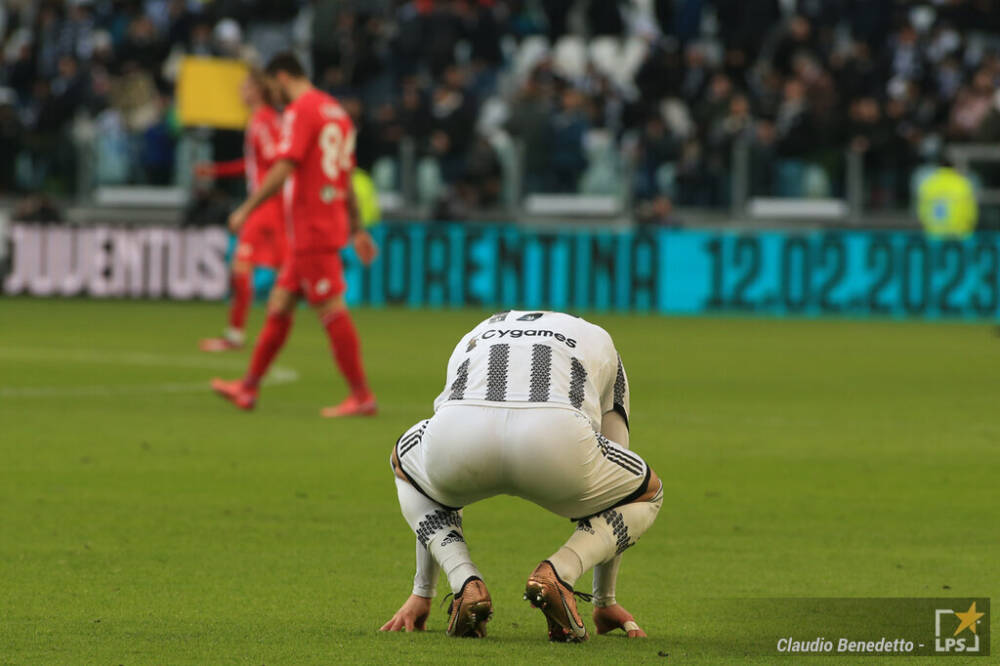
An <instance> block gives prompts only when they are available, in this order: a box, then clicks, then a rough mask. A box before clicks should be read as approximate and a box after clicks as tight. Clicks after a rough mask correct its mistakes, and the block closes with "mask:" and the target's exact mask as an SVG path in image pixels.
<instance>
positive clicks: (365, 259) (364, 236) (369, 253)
mask: <svg viewBox="0 0 1000 666" xmlns="http://www.w3.org/2000/svg"><path fill="white" fill-rule="evenodd" d="M353 241H354V252H355V253H357V255H358V259H360V260H361V263H362V264H364V265H365V266H368V265H369V264H371V263H372V262H373V261H375V257H377V256H378V245H376V244H375V239H374V238H372V235H371V234H370V233H368V232H367V231H365V230H364V229H359V230H358V231H356V232H355V233H354V238H353Z"/></svg>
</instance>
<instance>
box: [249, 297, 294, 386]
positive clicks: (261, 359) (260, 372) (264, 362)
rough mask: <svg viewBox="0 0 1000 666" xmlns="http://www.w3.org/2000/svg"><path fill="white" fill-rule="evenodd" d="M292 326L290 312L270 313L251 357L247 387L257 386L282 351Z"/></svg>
mask: <svg viewBox="0 0 1000 666" xmlns="http://www.w3.org/2000/svg"><path fill="white" fill-rule="evenodd" d="M291 328H292V316H291V315H290V314H269V315H267V319H265V320H264V329H263V330H262V331H261V332H260V336H259V337H258V338H257V344H256V345H255V346H254V348H253V357H252V358H251V359H250V369H249V370H248V371H247V374H246V377H244V378H243V384H244V385H245V386H246V387H247V388H257V385H258V384H260V380H261V378H262V377H263V376H264V374H265V373H266V372H267V369H268V368H269V367H270V366H271V362H272V361H273V360H274V357H275V356H277V355H278V352H279V351H281V347H282V346H283V345H284V344H285V340H286V339H287V338H288V331H290V330H291Z"/></svg>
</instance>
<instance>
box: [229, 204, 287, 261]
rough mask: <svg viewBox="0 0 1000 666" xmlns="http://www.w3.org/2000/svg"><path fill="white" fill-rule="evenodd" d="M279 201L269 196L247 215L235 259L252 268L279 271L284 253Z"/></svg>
mask: <svg viewBox="0 0 1000 666" xmlns="http://www.w3.org/2000/svg"><path fill="white" fill-rule="evenodd" d="M287 243H288V241H287V240H286V239H285V220H284V215H283V214H282V210H281V198H280V197H271V198H270V199H268V200H267V201H265V202H264V203H263V204H261V205H260V206H258V207H257V209H256V210H254V212H252V213H250V217H248V218H247V221H246V223H245V224H244V225H243V228H242V229H240V236H239V239H238V242H237V245H236V258H237V259H238V260H240V261H248V262H250V263H251V264H254V265H255V266H270V267H271V268H280V267H281V264H282V263H283V262H284V260H285V255H286V254H287V249H286V246H287Z"/></svg>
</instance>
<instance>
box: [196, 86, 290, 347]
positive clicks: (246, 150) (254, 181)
mask: <svg viewBox="0 0 1000 666" xmlns="http://www.w3.org/2000/svg"><path fill="white" fill-rule="evenodd" d="M240 93H241V94H242V95H243V101H244V103H245V104H246V105H247V107H249V109H250V121H249V122H248V123H247V128H246V134H245V139H244V147H243V158H242V159H238V160H233V161H231V162H217V163H214V164H212V163H209V164H199V165H198V166H197V167H195V172H196V173H197V175H198V176H201V177H228V176H242V175H244V174H246V179H247V192H250V193H252V192H254V191H255V190H257V189H258V188H259V187H260V184H261V182H263V180H264V176H265V174H267V172H268V170H269V169H270V168H271V167H272V166H273V165H274V158H275V155H276V154H277V150H278V141H279V140H280V134H281V115H280V114H279V113H278V112H277V111H276V110H275V107H276V106H277V101H278V100H277V98H278V93H277V91H276V90H274V88H273V84H272V83H271V82H270V81H268V79H267V76H266V75H265V74H264V72H262V71H260V70H251V71H250V73H249V74H248V75H247V78H246V80H245V81H244V82H243V87H242V88H241V89H240ZM284 255H285V221H284V212H283V210H282V207H281V196H280V195H275V196H272V197H270V198H269V199H267V201H265V202H264V203H263V204H262V205H261V206H260V207H258V208H257V209H256V210H254V211H253V214H252V215H250V216H249V218H248V219H247V221H246V223H245V224H244V225H243V226H242V228H241V229H240V233H239V238H238V239H237V244H236V252H235V253H234V254H233V260H232V266H231V272H230V285H231V287H232V302H231V304H230V306H229V326H228V327H227V328H226V330H225V333H224V334H223V335H222V337H218V338H206V339H204V340H202V341H201V343H200V344H199V347H200V348H201V350H202V351H207V352H220V351H227V350H231V349H240V348H241V347H242V346H243V342H244V340H245V339H246V333H245V332H244V329H245V328H246V321H247V312H248V311H249V310H250V303H251V301H252V300H253V269H254V266H268V267H270V268H275V269H277V268H281V263H282V260H283V257H284Z"/></svg>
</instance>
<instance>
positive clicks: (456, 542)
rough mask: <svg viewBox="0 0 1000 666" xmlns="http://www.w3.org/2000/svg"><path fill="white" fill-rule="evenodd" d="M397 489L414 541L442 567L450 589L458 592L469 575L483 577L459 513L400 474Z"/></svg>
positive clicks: (397, 478) (400, 505)
mask: <svg viewBox="0 0 1000 666" xmlns="http://www.w3.org/2000/svg"><path fill="white" fill-rule="evenodd" d="M396 493H397V495H398V496H399V508H400V509H401V510H402V512H403V518H405V519H406V522H407V523H409V525H410V527H411V528H413V531H414V532H416V534H417V541H418V542H419V543H420V544H422V545H423V546H424V548H426V549H427V552H429V553H430V554H431V555H432V556H433V557H434V559H435V560H436V561H437V563H438V564H439V565H440V566H441V568H442V569H444V575H445V576H447V578H448V584H449V585H450V586H451V591H452V592H454V593H455V594H458V593H459V592H461V590H462V584H463V583H465V581H466V580H468V579H469V578H470V577H473V576H474V577H476V578H480V579H481V578H482V577H483V576H482V574H481V573H480V572H479V569H477V568H476V565H475V564H473V562H472V556H471V555H469V548H468V546H466V545H465V534H464V533H463V532H462V515H461V513H459V512H458V511H454V510H452V509H447V508H445V507H443V506H441V505H440V504H438V503H437V502H435V501H433V500H431V499H430V498H428V497H426V496H425V495H423V494H421V493H420V491H419V490H417V489H416V488H414V487H413V486H411V485H410V484H409V483H407V482H406V481H403V480H402V479H400V478H399V477H396Z"/></svg>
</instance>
